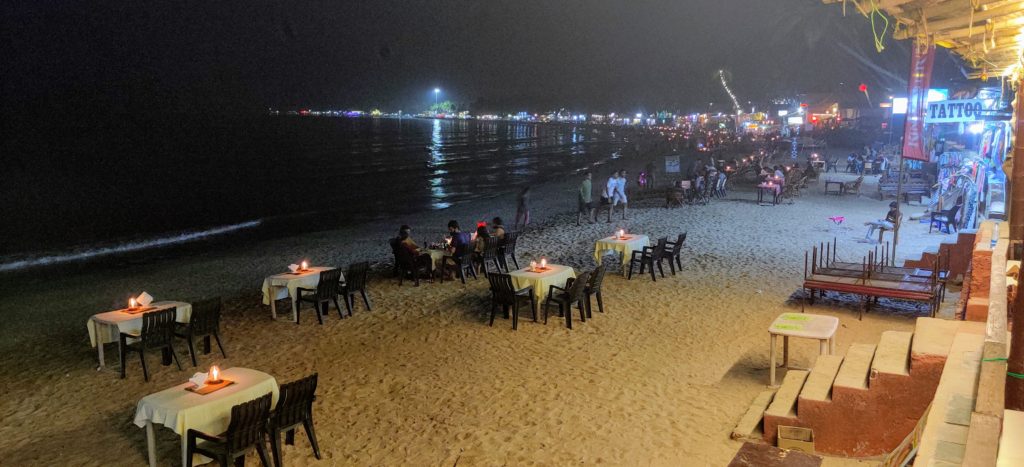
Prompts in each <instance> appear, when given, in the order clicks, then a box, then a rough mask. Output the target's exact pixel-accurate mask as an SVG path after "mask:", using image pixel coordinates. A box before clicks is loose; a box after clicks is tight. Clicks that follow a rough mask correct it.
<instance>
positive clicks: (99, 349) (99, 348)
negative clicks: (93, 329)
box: [96, 327, 107, 371]
mask: <svg viewBox="0 0 1024 467" xmlns="http://www.w3.org/2000/svg"><path fill="white" fill-rule="evenodd" d="M97 328H98V327H97ZM96 353H97V354H99V355H98V358H99V360H100V366H99V367H97V368H96V371H101V370H103V369H105V368H106V367H107V359H106V358H104V357H103V339H101V338H100V336H99V332H97V333H96Z"/></svg>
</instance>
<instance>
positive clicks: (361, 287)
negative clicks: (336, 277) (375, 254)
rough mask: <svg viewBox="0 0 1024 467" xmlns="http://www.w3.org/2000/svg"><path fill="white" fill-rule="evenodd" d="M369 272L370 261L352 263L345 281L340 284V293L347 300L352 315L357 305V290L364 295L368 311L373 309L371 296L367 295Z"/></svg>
mask: <svg viewBox="0 0 1024 467" xmlns="http://www.w3.org/2000/svg"><path fill="white" fill-rule="evenodd" d="M369 272H370V263H368V262H366V261H363V262H361V263H355V264H350V265H349V266H348V271H346V272H345V282H344V283H342V284H340V285H341V291H340V292H339V293H340V294H341V295H342V298H343V299H344V300H345V308H347V309H348V315H349V316H352V309H353V308H355V306H356V292H359V295H362V297H363V305H366V311H370V310H372V309H373V308H372V307H370V297H368V296H367V295H366V276H367V274H369ZM339 311H340V310H339Z"/></svg>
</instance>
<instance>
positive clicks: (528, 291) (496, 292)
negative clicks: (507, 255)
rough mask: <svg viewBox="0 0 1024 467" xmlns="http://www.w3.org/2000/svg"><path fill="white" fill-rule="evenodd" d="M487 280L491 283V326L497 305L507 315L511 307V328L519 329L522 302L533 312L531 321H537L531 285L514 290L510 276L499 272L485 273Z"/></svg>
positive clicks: (534, 298) (535, 300) (535, 303)
mask: <svg viewBox="0 0 1024 467" xmlns="http://www.w3.org/2000/svg"><path fill="white" fill-rule="evenodd" d="M487 280H488V281H489V282H490V283H491V324H490V325H491V326H494V315H496V314H498V305H501V309H502V310H503V311H505V317H506V318H507V317H508V310H509V308H511V309H512V330H513V331H515V330H517V329H519V307H520V306H522V305H523V304H524V303H525V304H527V305H529V306H530V311H531V312H532V313H533V322H535V323H536V322H537V299H536V297H535V296H534V294H533V287H526V288H524V289H519V290H516V288H515V285H514V284H513V283H512V276H510V275H508V274H501V273H494V272H492V273H489V274H487Z"/></svg>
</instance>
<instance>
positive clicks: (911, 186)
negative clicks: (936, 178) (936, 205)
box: [878, 180, 932, 204]
mask: <svg viewBox="0 0 1024 467" xmlns="http://www.w3.org/2000/svg"><path fill="white" fill-rule="evenodd" d="M898 188H899V184H898V183H897V182H896V181H894V180H889V181H884V182H882V181H880V182H878V199H879V200H880V201H881V200H884V199H885V198H886V197H887V196H889V197H893V198H895V197H896V191H897V190H898ZM931 195H932V187H931V184H929V183H927V182H923V181H917V180H911V181H908V182H904V183H903V202H904V203H906V204H910V197H911V196H917V203H918V204H921V202H922V200H923V199H924V197H925V196H928V197H931Z"/></svg>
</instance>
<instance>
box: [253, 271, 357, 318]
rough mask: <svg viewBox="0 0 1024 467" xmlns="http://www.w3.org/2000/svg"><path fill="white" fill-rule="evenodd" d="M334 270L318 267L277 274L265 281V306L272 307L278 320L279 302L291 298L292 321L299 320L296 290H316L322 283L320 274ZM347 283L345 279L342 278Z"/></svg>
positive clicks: (272, 314) (274, 316)
mask: <svg viewBox="0 0 1024 467" xmlns="http://www.w3.org/2000/svg"><path fill="white" fill-rule="evenodd" d="M331 269H334V268H332V267H325V266H316V267H310V268H308V269H306V270H305V271H300V272H285V273H281V274H275V275H273V276H270V277H268V278H266V279H263V304H264V305H270V316H271V317H272V318H273V319H277V304H276V302H277V301H278V300H281V299H284V298H290V299H291V302H292V321H297V320H298V315H299V313H298V311H296V308H295V298H296V295H295V289H297V288H303V289H315V288H316V285H317V284H319V283H320V273H321V272H323V271H329V270H331ZM341 281H342V282H344V281H345V277H344V276H342V277H341Z"/></svg>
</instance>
